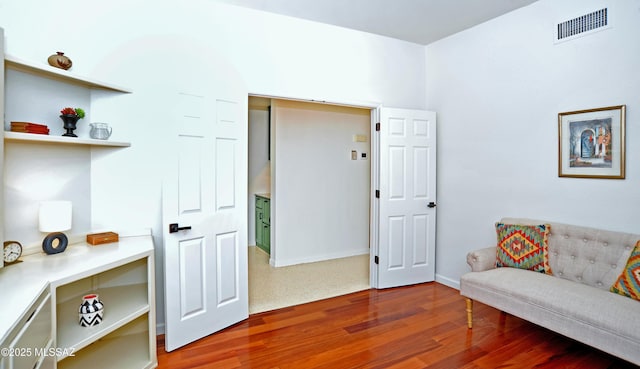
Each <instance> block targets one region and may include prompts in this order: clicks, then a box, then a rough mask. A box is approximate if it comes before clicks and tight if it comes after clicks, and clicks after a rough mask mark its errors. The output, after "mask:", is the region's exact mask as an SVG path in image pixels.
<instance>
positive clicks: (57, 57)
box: [47, 51, 73, 70]
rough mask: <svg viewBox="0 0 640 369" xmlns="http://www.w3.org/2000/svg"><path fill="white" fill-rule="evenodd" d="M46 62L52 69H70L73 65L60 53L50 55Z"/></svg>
mask: <svg viewBox="0 0 640 369" xmlns="http://www.w3.org/2000/svg"><path fill="white" fill-rule="evenodd" d="M47 62H48V63H49V65H50V66H52V67H56V68H60V69H64V70H67V69H69V68H71V65H73V63H72V62H71V59H69V58H68V57H66V56H65V55H64V53H63V52H62V51H58V52H56V53H55V54H53V55H51V56H50V57H49V58H48V59H47Z"/></svg>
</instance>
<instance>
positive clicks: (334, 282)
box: [249, 246, 370, 314]
mask: <svg viewBox="0 0 640 369" xmlns="http://www.w3.org/2000/svg"><path fill="white" fill-rule="evenodd" d="M369 288H370V286H369V255H359V256H352V257H348V258H342V259H334V260H328V261H321V262H317V263H309V264H300V265H292V266H287V267H279V268H274V267H272V266H270V265H269V255H267V254H266V253H265V252H264V251H262V250H260V249H259V248H257V247H253V246H252V247H249V314H255V313H260V312H263V311H269V310H274V309H280V308H283V307H287V306H293V305H298V304H303V303H307V302H311V301H317V300H322V299H325V298H329V297H335V296H340V295H345V294H348V293H352V292H357V291H362V290H366V289H369Z"/></svg>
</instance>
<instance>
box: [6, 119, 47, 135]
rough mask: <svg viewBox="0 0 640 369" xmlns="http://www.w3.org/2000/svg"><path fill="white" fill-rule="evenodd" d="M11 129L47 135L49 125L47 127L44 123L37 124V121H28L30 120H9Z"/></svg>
mask: <svg viewBox="0 0 640 369" xmlns="http://www.w3.org/2000/svg"><path fill="white" fill-rule="evenodd" d="M11 131H12V132H24V133H36V134H41V135H48V134H49V127H47V126H46V125H45V124H37V123H30V122H11Z"/></svg>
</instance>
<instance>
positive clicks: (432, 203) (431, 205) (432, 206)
mask: <svg viewBox="0 0 640 369" xmlns="http://www.w3.org/2000/svg"><path fill="white" fill-rule="evenodd" d="M427 207H430V208H435V207H436V203H435V202H433V201H431V202H430V203H429V205H427Z"/></svg>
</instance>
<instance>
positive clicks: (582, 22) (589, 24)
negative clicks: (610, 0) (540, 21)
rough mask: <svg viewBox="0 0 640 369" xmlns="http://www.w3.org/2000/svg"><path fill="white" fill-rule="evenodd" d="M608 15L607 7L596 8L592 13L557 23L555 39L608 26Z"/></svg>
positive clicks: (563, 38)
mask: <svg viewBox="0 0 640 369" xmlns="http://www.w3.org/2000/svg"><path fill="white" fill-rule="evenodd" d="M608 26H609V17H608V14H607V8H604V9H600V10H597V11H595V12H593V13H589V14H585V15H583V16H580V17H577V18H574V19H570V20H568V21H565V22H562V23H559V24H558V29H557V34H556V41H557V42H559V41H566V40H569V39H572V38H575V37H578V36H584V35H586V34H587V33H591V32H595V31H598V30H602V29H605V28H608Z"/></svg>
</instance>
